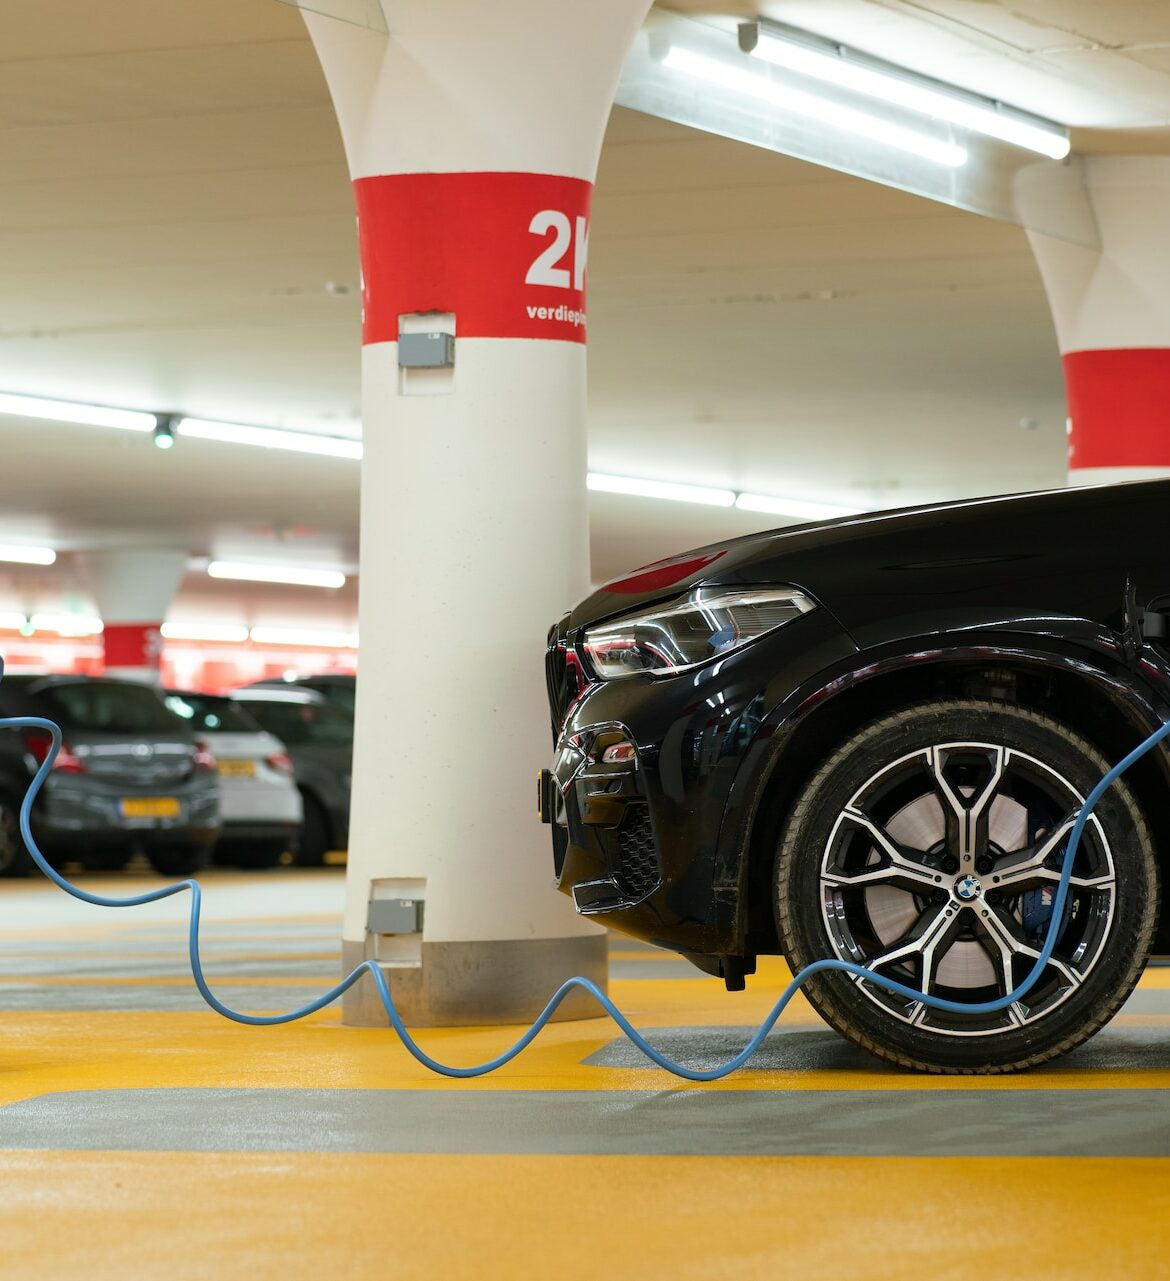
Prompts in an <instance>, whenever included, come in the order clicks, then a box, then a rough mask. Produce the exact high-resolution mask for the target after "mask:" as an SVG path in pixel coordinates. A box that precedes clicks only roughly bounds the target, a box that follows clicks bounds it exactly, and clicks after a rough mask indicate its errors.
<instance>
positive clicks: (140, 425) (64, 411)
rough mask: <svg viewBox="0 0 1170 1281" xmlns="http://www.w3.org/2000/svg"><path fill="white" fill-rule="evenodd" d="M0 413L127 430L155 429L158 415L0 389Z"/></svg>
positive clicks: (84, 425)
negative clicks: (24, 394) (50, 398)
mask: <svg viewBox="0 0 1170 1281" xmlns="http://www.w3.org/2000/svg"><path fill="white" fill-rule="evenodd" d="M0 414H8V415H11V416H12V417H16V418H44V419H47V420H48V421H50V422H57V423H77V424H78V425H79V426H82V427H117V428H120V429H122V430H123V431H154V429H155V426H156V425H157V422H158V419H157V418H156V416H155V415H154V414H147V413H143V412H141V411H140V410H137V409H111V408H110V407H109V406H108V405H85V404H80V403H78V402H76V401H72V400H46V399H44V398H43V397H40V396H15V395H10V394H9V393H7V392H0Z"/></svg>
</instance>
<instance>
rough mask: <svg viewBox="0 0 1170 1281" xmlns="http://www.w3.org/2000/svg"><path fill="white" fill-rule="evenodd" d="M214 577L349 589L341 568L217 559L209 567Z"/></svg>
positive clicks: (209, 573)
mask: <svg viewBox="0 0 1170 1281" xmlns="http://www.w3.org/2000/svg"><path fill="white" fill-rule="evenodd" d="M207 573H208V575H209V576H210V577H211V578H230V579H238V580H240V581H242V582H246V583H282V584H287V585H290V586H293V587H328V588H338V587H344V586H345V575H344V574H343V573H342V572H341V571H340V570H338V569H316V568H314V567H312V566H297V565H252V564H245V563H243V562H241V561H227V560H213V561H212V562H211V563H210V564H209V565H208V566H207Z"/></svg>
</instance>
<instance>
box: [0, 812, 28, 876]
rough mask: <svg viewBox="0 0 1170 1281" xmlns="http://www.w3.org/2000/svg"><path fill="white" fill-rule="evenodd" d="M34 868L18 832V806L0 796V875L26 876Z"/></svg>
mask: <svg viewBox="0 0 1170 1281" xmlns="http://www.w3.org/2000/svg"><path fill="white" fill-rule="evenodd" d="M35 868H36V864H35V863H34V862H33V861H32V855H31V854H29V852H28V850H26V849H25V847H24V838H23V837H22V836H21V834H20V806H19V805H17V804H16V802H15V801H13V800H11V799H10V798H9V797H7V796H0V876H28V875H29V873H31V872H32V871H33V870H34V869H35Z"/></svg>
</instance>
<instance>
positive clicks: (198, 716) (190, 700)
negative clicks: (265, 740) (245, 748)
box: [163, 694, 260, 734]
mask: <svg viewBox="0 0 1170 1281" xmlns="http://www.w3.org/2000/svg"><path fill="white" fill-rule="evenodd" d="M163 701H164V702H165V703H166V705H167V706H168V707H169V708H170V709H171V711H172V712H174V713H175V715H176V716H181V717H182V718H183V719H184V720H185V721H187V722H188V723H189V724H190V725H191V727H192V728H193V729H197V730H207V731H208V732H209V733H213V734H214V733H218V734H225V733H226V734H259V733H260V726H259V725H257V724H256V722H255V721H254V720H253V719H252V717H251V716H249V715H248V713H247V712H246V711H245V710H244V709H243V708H242V707H241V706H240V705H239V703H237V702H236V701H235V700H234V699H231V698H216V697H215V696H213V695H211V694H168V695H167V696H166V698H165V699H164V700H163Z"/></svg>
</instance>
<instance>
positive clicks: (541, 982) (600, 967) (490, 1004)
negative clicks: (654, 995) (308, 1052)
mask: <svg viewBox="0 0 1170 1281" xmlns="http://www.w3.org/2000/svg"><path fill="white" fill-rule="evenodd" d="M607 944H608V937H607V936H606V935H605V934H586V935H578V936H577V937H575V938H564V939H503V940H490V939H489V940H478V941H471V942H454V943H426V942H424V943H423V945H422V965H421V966H417V967H406V966H396V965H385V966H383V973H384V974H385V975H386V978H387V980H388V981H389V984H390V993H391V995H392V996H393V997H394V1005H395V1007H396V1008H397V1010H398V1012H399V1013H400V1014H401V1015H402V1019H403V1022H404V1023H405V1024H406V1025H407V1026H408V1027H466V1026H473V1027H474V1026H482V1025H484V1024H497V1023H531V1022H532V1020H533V1019H534V1018H536V1016H537V1015H538V1014H539V1013H540V1011H541V1010H542V1009H544V1007H545V1005H546V1004H547V1003H548V998H549V997H550V996H552V994H553V993H554V992H555V991H556V990H557V988H558V987H560V985H561V984H562V983H563V982H564V981H565V980H566V979H567V978H572V977H573V976H574V975H581V976H582V977H583V978H587V979H592V980H593V982H594V983H596V984H597V986H598V987H599V988H601V990H602V991H603V992H605V991H606V990H607V987H606V977H607V970H606V957H607V950H608V949H607ZM341 947H342V954H341V960H342V969H341V972H342V974H348V973H350V971H351V970H353V969H354V968H355V967H356V966H358V965H360V964H361V963H362V961H365V960H369V959H370V956H371V952H372V945H371V944H370V943H354V942H350V941H349V940H343V941H342V945H341ZM599 1013H600V1010H599V1008H598V1006H597V1003H596V1002H595V1001H594V1000H593V999H592V998H591V997H589V996H588V995H586V994H585V993H584V992H573V993H571V994H570V995H569V996H568V997H566V998H565V1000H564V1001H563V1002H562V1003H561V1005H560V1007H559V1008H558V1010H557V1012H556V1013H555V1014H554V1015H553V1019H554V1020H556V1021H560V1020H568V1019H588V1018H596V1017H597V1016H598V1014H599ZM342 1021H343V1022H344V1023H347V1024H349V1025H350V1026H351V1027H386V1026H388V1025H389V1020H388V1018H387V1017H386V1011H385V1010H384V1009H383V1008H382V1001H381V999H380V998H379V996H378V989H377V988H376V987H375V986H374V983H373V980H372V979H371V978H370V977H369V976H364V977H363V978H362V979H361V980H360V981H359V982H358V983H356V984H355V985H354V986H353V987H351V988H350V989H349V991H348V992H346V994H345V996H344V997H343V1004H342Z"/></svg>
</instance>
